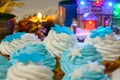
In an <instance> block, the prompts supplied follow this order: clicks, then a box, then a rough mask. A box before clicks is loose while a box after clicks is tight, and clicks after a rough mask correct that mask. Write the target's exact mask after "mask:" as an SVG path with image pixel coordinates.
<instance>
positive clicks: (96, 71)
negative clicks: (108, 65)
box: [62, 61, 110, 80]
mask: <svg viewBox="0 0 120 80" xmlns="http://www.w3.org/2000/svg"><path fill="white" fill-rule="evenodd" d="M103 70H104V66H103V65H99V64H98V62H94V63H93V62H90V61H89V62H88V64H84V65H82V66H81V67H80V68H76V69H74V71H72V72H70V73H67V74H66V75H65V76H64V77H63V79H62V80H110V79H109V78H108V76H107V75H106V74H104V71H103Z"/></svg>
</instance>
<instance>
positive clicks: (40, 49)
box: [10, 43, 56, 70]
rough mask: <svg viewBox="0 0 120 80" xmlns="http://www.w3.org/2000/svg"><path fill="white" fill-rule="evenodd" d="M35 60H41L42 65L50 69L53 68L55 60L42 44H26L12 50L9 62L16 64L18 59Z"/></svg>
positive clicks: (23, 60) (24, 60)
mask: <svg viewBox="0 0 120 80" xmlns="http://www.w3.org/2000/svg"><path fill="white" fill-rule="evenodd" d="M29 60H30V61H31V60H33V61H35V62H36V63H37V62H41V63H42V64H43V65H45V66H48V67H50V68H51V70H53V69H55V67H56V66H55V65H56V61H55V59H54V57H53V56H51V54H50V53H49V52H48V51H47V50H46V47H45V45H44V44H42V43H40V44H27V45H26V46H25V47H23V48H21V49H19V50H16V51H14V53H13V54H11V56H10V62H11V63H13V64H16V63H17V62H19V61H22V62H26V61H29Z"/></svg>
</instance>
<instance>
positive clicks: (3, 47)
mask: <svg viewBox="0 0 120 80" xmlns="http://www.w3.org/2000/svg"><path fill="white" fill-rule="evenodd" d="M40 42H41V41H40V39H38V36H36V35H35V34H33V33H24V32H16V33H14V34H12V35H8V36H7V37H6V38H5V39H3V40H2V42H1V43H0V51H1V53H2V54H5V55H10V54H12V53H13V52H14V51H15V50H17V49H20V48H22V47H24V46H25V45H26V44H28V43H40Z"/></svg>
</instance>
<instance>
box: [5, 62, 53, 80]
mask: <svg viewBox="0 0 120 80" xmlns="http://www.w3.org/2000/svg"><path fill="white" fill-rule="evenodd" d="M6 80H53V72H52V71H51V69H50V68H49V67H46V66H43V65H36V64H34V63H29V64H23V63H16V64H15V65H13V66H12V67H10V68H9V69H8V73H7V78H6Z"/></svg>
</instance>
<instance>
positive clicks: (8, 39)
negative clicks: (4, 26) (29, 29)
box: [2, 32, 25, 42]
mask: <svg viewBox="0 0 120 80" xmlns="http://www.w3.org/2000/svg"><path fill="white" fill-rule="evenodd" d="M24 34H25V32H16V33H14V34H12V35H8V36H6V37H5V38H4V39H3V40H2V41H3V42H11V41H13V40H14V39H21V36H22V35H24Z"/></svg>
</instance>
